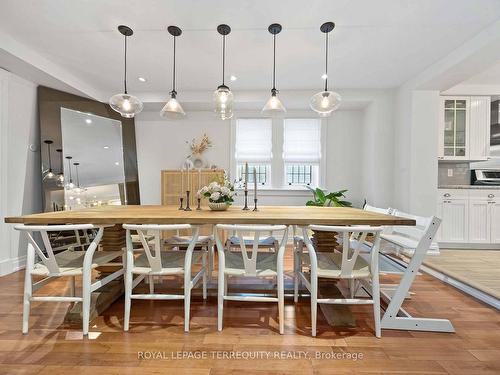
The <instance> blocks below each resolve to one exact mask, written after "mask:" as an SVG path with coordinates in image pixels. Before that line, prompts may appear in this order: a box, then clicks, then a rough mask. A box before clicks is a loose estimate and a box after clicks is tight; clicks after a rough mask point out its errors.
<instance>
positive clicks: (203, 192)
mask: <svg viewBox="0 0 500 375" xmlns="http://www.w3.org/2000/svg"><path fill="white" fill-rule="evenodd" d="M200 192H201V194H205V193H207V192H208V186H203V187H202V188H201V190H200Z"/></svg>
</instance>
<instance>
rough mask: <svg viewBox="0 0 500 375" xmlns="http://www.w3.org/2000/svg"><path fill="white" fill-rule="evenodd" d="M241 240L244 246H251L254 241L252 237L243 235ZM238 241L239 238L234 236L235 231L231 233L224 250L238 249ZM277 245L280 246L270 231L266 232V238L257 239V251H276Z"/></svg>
mask: <svg viewBox="0 0 500 375" xmlns="http://www.w3.org/2000/svg"><path fill="white" fill-rule="evenodd" d="M242 238H243V242H244V243H245V245H246V246H253V241H254V239H253V238H252V236H248V235H243V237H242ZM240 241H241V240H240V237H239V236H237V235H236V232H235V231H232V232H231V235H230V236H229V238H228V239H227V240H226V248H228V250H231V249H234V248H239V247H240ZM279 245H280V244H279V241H278V239H277V238H276V237H275V236H274V235H273V232H272V231H268V232H267V236H263V237H261V238H259V243H258V247H259V249H268V250H270V251H278V249H279Z"/></svg>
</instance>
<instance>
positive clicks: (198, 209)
mask: <svg viewBox="0 0 500 375" xmlns="http://www.w3.org/2000/svg"><path fill="white" fill-rule="evenodd" d="M197 200H198V207H196V210H197V211H201V198H200V197H198V198H197Z"/></svg>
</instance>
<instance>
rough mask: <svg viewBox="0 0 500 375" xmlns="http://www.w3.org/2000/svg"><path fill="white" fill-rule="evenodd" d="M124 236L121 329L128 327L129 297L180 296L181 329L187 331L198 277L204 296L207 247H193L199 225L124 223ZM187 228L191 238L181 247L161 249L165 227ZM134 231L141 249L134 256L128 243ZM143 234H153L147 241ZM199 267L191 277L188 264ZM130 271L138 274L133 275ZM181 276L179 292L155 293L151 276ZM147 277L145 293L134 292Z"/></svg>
mask: <svg viewBox="0 0 500 375" xmlns="http://www.w3.org/2000/svg"><path fill="white" fill-rule="evenodd" d="M123 228H125V229H126V238H127V256H126V269H125V318H124V324H123V329H124V330H125V331H128V330H129V322H130V307H131V302H132V299H148V300H180V299H183V300H184V331H185V332H189V312H190V305H191V290H192V289H193V288H195V287H196V286H197V284H198V283H199V282H200V280H201V281H202V283H203V299H206V298H207V251H202V252H197V251H194V249H195V247H196V243H197V241H198V234H199V227H198V226H192V225H190V224H173V225H170V224H169V225H157V224H146V225H135V224H124V225H123ZM182 229H187V230H191V240H190V242H189V245H188V247H187V249H186V250H185V251H181V250H176V251H172V250H162V246H161V245H162V241H161V232H162V231H168V230H182ZM132 231H134V232H136V233H137V234H138V236H139V238H140V241H141V244H142V247H143V248H142V249H140V250H143V251H140V253H139V254H138V256H137V257H136V256H135V252H137V251H135V250H136V249H134V247H133V243H132V235H131V232H132ZM147 235H153V236H154V238H153V239H152V240H150V241H147V240H146V236H147ZM200 261H201V268H200V270H199V271H198V272H197V273H196V275H195V276H194V277H192V272H191V267H192V264H194V263H200ZM134 275H138V276H137V277H136V278H135V279H134ZM172 275H178V276H182V277H183V280H184V293H183V294H164V293H162V294H159V293H155V292H154V286H152V283H153V277H161V276H172ZM146 276H147V277H148V278H149V283H150V289H149V293H141V294H138V293H135V294H133V293H132V292H133V289H134V288H135V287H136V286H137V285H138V284H139V283H140V282H141V281H142V280H143V279H144V278H145V277H146Z"/></svg>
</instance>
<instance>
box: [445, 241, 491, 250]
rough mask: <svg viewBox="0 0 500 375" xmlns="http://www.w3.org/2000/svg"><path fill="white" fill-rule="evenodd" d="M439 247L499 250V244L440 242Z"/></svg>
mask: <svg viewBox="0 0 500 375" xmlns="http://www.w3.org/2000/svg"><path fill="white" fill-rule="evenodd" d="M439 248H440V249H441V250H443V249H453V250H500V245H499V244H487V243H457V242H440V243H439Z"/></svg>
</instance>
